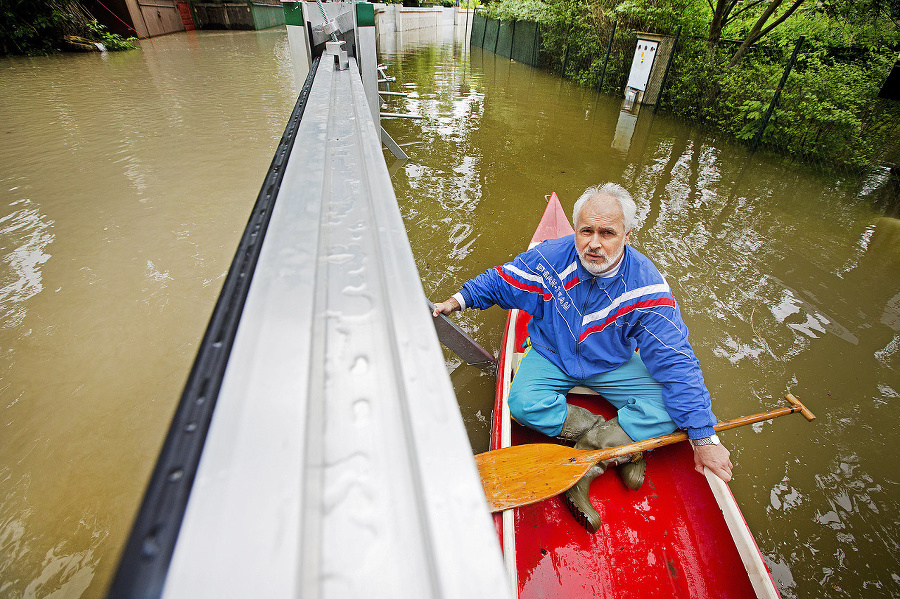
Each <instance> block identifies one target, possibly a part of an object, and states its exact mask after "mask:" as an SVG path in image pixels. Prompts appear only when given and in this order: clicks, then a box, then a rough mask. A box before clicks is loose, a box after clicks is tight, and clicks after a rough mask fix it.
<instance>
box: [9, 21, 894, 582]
mask: <svg viewBox="0 0 900 599" xmlns="http://www.w3.org/2000/svg"><path fill="white" fill-rule="evenodd" d="M447 33H448V32H447V31H445V32H444V35H443V36H442V35H441V32H432V33H430V34H429V32H417V33H416V34H414V35H413V34H406V35H403V36H399V37H397V38H392V39H390V40H384V39H382V40H380V47H381V51H382V55H381V61H382V62H383V63H384V64H386V65H387V67H388V72H389V74H390V75H393V76H395V77H397V83H396V84H394V86H393V87H392V89H394V90H400V91H407V92H409V93H410V94H411V95H410V96H409V97H407V98H399V97H392V98H391V99H389V100H388V103H389V108H390V111H391V112H413V113H417V114H421V115H423V116H425V117H426V118H425V119H423V120H419V121H412V120H392V121H385V122H384V124H385V127H386V129H387V130H388V131H389V132H390V133H391V134H392V135H393V136H394V138H395V139H396V140H397V141H398V142H400V143H401V144H407V145H404V148H405V150H406V151H407V153H408V154H409V155H410V157H411V160H410V161H409V162H406V163H401V162H395V161H394V160H393V158H392V157H391V156H390V155H389V154H386V157H387V161H388V165H389V167H390V169H391V172H392V173H393V182H394V185H395V188H396V191H397V196H398V200H399V202H400V205H401V210H402V213H403V216H404V219H405V222H406V224H407V228H408V230H409V236H410V240H411V242H412V244H413V251H414V253H415V255H416V259H417V262H418V265H419V269H420V273H421V275H422V279H423V282H424V285H425V288H426V292H427V293H428V294H429V296H430V297H431V298H432V299H443V298H444V297H446V296H447V295H449V294H450V293H453V292H454V291H456V290H457V289H458V287H459V285H460V284H461V283H462V282H463V281H464V280H465V279H467V278H469V277H471V276H474V275H475V274H478V273H479V272H481V271H483V270H484V269H486V268H488V267H490V266H492V265H495V264H499V263H502V262H504V261H506V260H508V259H510V258H511V257H512V256H514V255H515V254H516V253H518V252H519V251H521V250H523V249H524V248H525V246H526V244H527V242H528V240H529V239H530V237H531V234H532V232H533V229H534V226H535V224H536V222H537V219H538V218H539V217H540V214H541V211H542V210H543V206H544V196H545V195H546V194H549V193H550V192H552V191H556V192H557V193H558V194H559V195H560V198H561V199H562V201H563V204H564V206H566V207H567V208H570V207H571V205H572V203H573V201H574V199H575V198H576V197H577V196H578V194H579V193H580V192H581V191H582V190H583V189H584V188H585V187H587V186H588V185H591V184H595V183H598V182H603V181H607V180H612V181H617V182H620V183H622V184H623V185H625V186H626V187H628V188H630V189H631V190H632V192H633V193H634V195H635V197H636V199H637V201H638V205H639V220H640V224H639V226H638V228H637V231H636V233H635V235H634V236H633V239H634V244H635V246H636V247H637V248H639V249H640V250H641V251H643V252H644V253H646V254H647V255H649V256H650V257H651V258H653V259H654V260H655V261H656V263H657V264H658V265H659V267H660V269H661V270H662V271H663V273H664V274H665V275H666V276H667V278H668V280H669V282H670V284H671V285H672V286H673V288H674V289H675V291H676V294H677V297H678V299H679V301H680V304H681V308H682V312H683V315H684V318H685V320H686V322H687V323H688V326H689V327H690V329H691V339H692V342H693V345H694V348H695V350H696V352H697V354H698V356H699V358H700V361H701V363H702V365H703V367H704V372H705V374H706V379H707V384H708V385H709V387H710V391H711V392H712V394H713V397H714V402H715V404H714V408H715V411H716V414H717V415H718V416H719V417H720V418H734V417H737V416H740V415H744V414H750V413H756V412H760V411H763V410H767V409H771V408H773V407H776V406H778V405H780V404H781V403H782V402H783V400H782V399H781V398H782V396H783V395H784V394H785V393H787V392H791V393H794V394H795V395H796V396H797V397H799V398H800V399H801V400H803V401H804V402H806V403H807V405H808V406H809V407H810V408H811V409H812V410H813V411H814V412H816V414H817V415H818V417H819V418H818V420H817V421H816V422H815V423H812V424H810V423H807V422H806V421H805V420H803V419H802V418H800V417H798V416H792V417H785V418H780V419H777V420H774V421H771V422H767V423H763V424H759V425H756V426H754V427H752V428H751V427H747V428H743V429H739V430H735V431H730V432H728V433H725V434H723V435H722V437H723V441H724V442H725V443H726V444H727V445H728V446H729V448H730V449H731V450H732V455H733V461H734V462H735V464H736V466H737V467H736V470H735V479H734V482H733V483H732V485H731V487H732V490H733V492H734V494H735V496H736V497H737V499H738V501H739V502H740V504H741V506H742V508H743V511H744V515H745V517H746V518H747V520H748V522H749V524H750V526H751V528H752V529H753V531H754V533H755V535H756V538H757V541H758V543H759V545H760V548H761V550H762V552H763V554H764V555H765V557H766V559H767V561H768V563H769V565H770V566H771V567H772V569H773V571H774V573H775V577H776V579H777V581H778V583H779V586H780V588H781V591H782V593H783V595H784V596H785V597H799V598H805V597H823V598H824V597H891V596H898V595H900V557H898V556H900V551H898V549H900V547H898V541H897V539H900V524H898V516H900V499H897V491H898V487H900V484H898V483H900V470H898V468H897V467H896V466H891V465H890V464H891V463H892V462H891V458H890V452H891V451H892V449H893V446H894V445H895V444H896V442H897V441H898V437H900V435H898V434H897V433H896V424H895V423H896V422H897V421H898V417H900V403H898V400H900V373H898V369H900V220H898V219H897V218H896V217H897V216H898V214H897V211H896V209H895V208H893V209H892V208H890V206H891V204H892V202H893V204H894V205H895V206H896V200H897V189H896V188H895V187H891V184H890V182H889V180H888V177H887V175H886V173H884V172H883V171H876V172H874V173H869V174H865V175H855V174H852V173H846V172H842V173H838V174H828V173H827V172H823V171H822V170H821V169H817V168H810V167H805V166H802V165H796V164H793V165H792V164H785V163H783V162H782V161H781V160H779V159H778V158H777V157H772V156H766V155H764V154H762V153H758V154H756V155H754V156H750V155H748V153H747V152H746V150H745V149H744V148H743V147H740V146H736V145H734V144H731V143H729V142H728V141H726V140H722V139H718V138H716V137H715V136H714V135H711V134H709V133H706V132H703V131H700V130H697V129H694V128H691V127H688V126H686V125H684V124H681V123H679V122H676V121H674V120H672V119H669V118H668V117H666V116H665V115H664V114H658V115H655V116H654V115H653V114H652V113H650V112H649V111H646V110H645V111H643V112H642V113H641V114H640V115H639V116H638V117H637V118H635V117H634V116H633V115H628V114H623V113H621V112H620V102H619V99H616V98H609V97H605V96H598V95H597V94H596V93H594V92H592V91H591V90H587V89H583V88H579V87H577V86H574V85H572V84H571V83H569V82H565V81H561V80H559V79H558V78H556V77H555V76H553V75H551V74H549V73H546V72H543V71H540V70H535V69H532V68H530V67H526V66H523V65H520V64H517V63H514V62H511V61H509V60H508V59H504V58H501V57H497V56H495V55H493V54H491V53H487V52H483V51H482V50H480V49H471V50H470V49H469V48H468V47H467V46H466V45H465V44H464V43H459V40H458V38H454V36H453V35H452V31H451V32H449V35H448V34H447ZM0 89H2V90H3V91H2V93H0V140H2V142H0V259H2V267H0V314H2V321H0V426H2V428H0V431H2V432H0V597H4V598H5V597H49V596H53V597H54V598H64V597H85V598H88V597H90V598H93V597H101V596H103V594H104V590H105V587H106V585H107V584H108V581H109V578H110V576H111V575H112V573H113V572H114V569H115V567H116V563H117V557H118V552H119V550H120V548H121V546H122V543H123V542H124V539H125V537H126V535H127V533H128V528H129V526H130V523H131V519H132V517H133V515H134V511H135V509H136V508H137V505H138V503H139V501H140V498H141V494H142V492H143V488H144V485H145V484H146V480H147V477H148V476H149V473H150V471H151V469H152V466H153V463H154V461H155V457H156V453H157V451H158V449H159V446H160V444H161V443H162V439H163V436H164V434H165V431H166V429H167V427H168V422H169V419H170V417H171V414H172V411H173V409H174V407H175V404H176V402H177V399H178V396H179V394H180V392H181V388H182V385H183V383H184V380H185V378H186V376H187V372H188V370H189V368H190V364H191V362H192V360H193V357H194V353H195V351H196V348H197V345H198V343H199V340H200V337H201V335H202V333H203V330H204V328H205V326H206V323H207V319H208V317H209V314H210V311H211V310H212V307H213V304H214V302H215V299H216V297H217V295H218V292H219V287H220V285H221V283H222V281H223V278H224V274H225V272H226V270H227V268H228V266H229V264H230V262H231V258H232V255H233V252H234V250H235V248H236V245H237V242H238V239H239V237H240V234H241V231H242V230H243V227H244V224H245V222H246V219H247V217H248V215H249V212H250V208H251V206H252V204H253V202H254V200H255V199H256V194H257V192H258V191H259V186H260V184H261V183H262V179H263V177H264V175H265V172H266V169H267V167H268V164H269V162H270V160H271V158H272V153H273V151H274V148H275V146H276V144H277V142H278V139H279V138H280V135H281V133H282V131H283V129H284V126H285V124H286V121H287V117H288V115H289V113H290V111H291V108H292V107H293V104H294V100H295V98H296V93H297V89H296V86H295V83H294V79H293V75H292V73H291V70H290V58H289V52H288V46H287V40H286V36H285V33H284V30H283V29H280V28H279V29H272V30H266V31H262V32H202V33H192V34H176V35H170V36H165V37H162V38H157V39H154V40H153V41H152V42H150V41H144V42H142V47H141V50H140V51H135V52H129V53H118V54H114V53H110V54H108V55H103V56H101V55H99V54H91V55H64V56H55V57H47V58H7V59H0ZM457 321H458V322H459V323H460V324H461V325H462V326H463V327H464V328H465V329H466V330H467V331H468V332H469V333H470V334H471V335H472V336H473V337H474V338H475V339H476V340H477V341H478V342H479V343H481V344H482V345H484V346H485V347H486V348H487V349H489V350H490V351H493V352H494V353H497V351H498V349H499V347H498V345H499V337H500V334H501V332H502V326H503V321H504V314H503V313H502V311H501V310H499V309H496V308H495V309H491V310H488V311H485V312H476V311H468V312H466V313H465V314H462V315H458V318H457ZM448 368H449V369H451V370H452V373H451V377H452V379H453V381H454V385H455V388H456V390H457V394H458V397H459V399H460V407H461V410H462V412H463V416H464V418H465V420H466V425H467V429H468V431H469V435H470V439H471V442H472V446H473V450H475V451H481V450H483V449H485V448H486V446H487V438H488V428H489V422H490V412H491V407H492V403H493V381H492V380H491V379H490V377H488V376H486V375H483V374H481V373H480V371H477V370H475V369H473V368H471V367H467V366H465V365H459V361H458V360H456V359H455V358H453V357H452V356H450V355H449V354H448Z"/></svg>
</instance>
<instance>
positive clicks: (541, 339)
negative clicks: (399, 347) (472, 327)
mask: <svg viewBox="0 0 900 599" xmlns="http://www.w3.org/2000/svg"><path fill="white" fill-rule="evenodd" d="M636 212H637V207H636V205H635V203H634V200H633V199H632V198H631V194H629V193H628V192H627V191H626V190H625V189H624V188H623V187H621V186H620V185H617V184H615V183H607V184H605V185H603V186H598V187H591V188H588V189H587V190H586V191H585V192H584V194H582V196H581V197H580V198H579V199H578V201H577V202H575V208H574V210H573V213H572V223H573V224H574V225H575V235H574V237H573V236H568V237H563V238H561V239H552V240H547V241H544V242H543V243H540V244H538V245H537V246H535V247H533V248H531V249H529V250H528V251H527V252H525V253H523V254H520V255H519V256H517V257H516V258H515V260H513V262H510V263H508V264H504V265H503V266H498V267H496V268H492V269H489V270H487V271H486V272H485V273H483V274H481V275H479V276H477V277H475V278H474V279H472V280H470V281H468V282H466V284H465V285H463V287H462V289H461V290H460V292H459V293H457V294H455V295H454V296H453V297H450V298H448V299H447V300H446V301H444V302H441V303H438V304H435V316H437V314H438V313H444V314H450V313H451V312H453V311H455V310H463V309H465V308H479V309H485V308H488V307H490V306H492V305H498V306H500V307H502V308H506V309H509V308H518V309H520V310H524V311H525V312H527V313H529V314H531V315H532V317H533V318H532V320H531V323H530V324H529V327H528V332H529V335H530V344H529V347H528V348H527V349H526V352H525V355H524V356H523V358H522V360H521V362H520V363H519V367H518V370H517V372H516V375H515V378H514V379H513V383H512V386H511V388H510V396H509V408H510V412H511V414H512V416H513V418H515V419H516V421H517V422H519V423H520V424H523V425H525V426H528V427H530V428H533V429H535V430H538V431H540V432H542V433H544V434H546V435H549V436H553V437H557V438H561V439H564V440H567V441H574V442H575V447H577V448H579V449H600V448H606V447H615V446H619V445H625V444H628V443H631V442H632V441H640V440H643V439H649V438H651V437H656V436H659V435H665V434H668V433H671V432H673V431H674V430H675V429H676V428H683V429H685V430H686V431H687V433H688V437H689V438H690V440H691V444H692V445H693V448H694V462H695V467H696V469H697V470H698V471H700V472H702V471H703V467H704V466H705V467H707V468H709V469H710V470H711V471H712V472H714V473H715V474H716V475H718V476H719V477H720V478H722V479H723V480H725V481H728V480H730V479H731V469H732V464H731V461H730V459H729V458H730V454H729V452H728V450H727V449H726V448H725V447H724V446H723V445H721V443H720V442H719V438H718V437H717V436H716V435H715V430H714V429H713V425H714V424H715V422H716V419H715V416H714V415H713V413H712V408H711V400H710V395H709V391H707V389H706V385H705V383H704V381H703V373H702V372H701V370H700V364H699V362H698V361H697V358H696V356H695V355H694V351H693V349H692V348H691V345H690V343H688V330H687V327H686V326H685V324H684V322H683V321H682V319H681V313H680V311H679V309H678V305H677V304H676V302H675V299H674V297H673V296H672V290H671V289H670V288H669V285H668V284H667V283H666V280H665V279H664V278H663V276H662V275H661V274H660V272H659V270H658V269H657V268H656V266H654V265H653V263H652V262H651V261H650V260H649V259H648V258H647V257H646V256H644V255H643V254H641V253H640V252H638V251H637V250H635V249H634V248H632V247H631V246H629V245H628V243H629V239H630V236H631V230H632V228H633V226H634V221H635V215H636ZM577 385H582V386H585V387H588V388H591V389H593V390H595V391H596V392H598V393H600V394H601V395H602V396H603V397H605V398H606V399H607V400H608V401H609V402H610V403H611V404H612V405H613V406H615V408H616V409H617V410H618V415H617V417H616V418H613V419H611V420H608V421H606V420H605V419H604V418H603V417H601V416H599V415H597V414H594V413H592V412H590V411H589V410H586V409H584V408H582V407H579V406H575V405H570V404H568V403H567V402H566V393H567V392H568V391H569V390H570V389H572V387H575V386H577ZM614 465H615V466H619V469H618V470H619V474H620V475H621V477H622V479H623V481H624V482H625V484H626V485H627V486H628V487H629V488H632V489H635V490H636V489H638V488H639V487H640V486H641V484H642V483H643V479H644V472H645V469H646V466H645V463H644V461H643V459H641V456H640V454H637V455H633V456H626V457H624V458H617V459H613V460H608V461H606V462H601V463H600V464H598V465H597V466H595V467H594V468H592V469H591V470H590V471H589V472H588V474H587V475H585V477H584V478H583V479H582V480H581V481H580V482H579V483H578V484H577V485H575V486H574V487H572V489H570V490H569V491H567V492H566V500H567V503H568V505H569V508H570V509H571V510H572V513H573V514H574V515H575V517H576V518H578V520H579V521H580V522H582V524H584V525H585V526H586V527H587V528H588V529H590V530H592V531H594V532H596V530H597V529H598V528H599V526H600V516H599V514H598V513H597V511H596V510H595V509H594V507H593V506H592V505H591V503H590V500H589V499H588V488H589V487H590V484H591V482H592V481H593V480H594V479H595V478H596V477H597V476H599V475H600V474H602V473H603V472H604V471H605V470H606V469H607V468H608V467H609V466H614Z"/></svg>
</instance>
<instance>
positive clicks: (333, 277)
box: [164, 60, 510, 599]
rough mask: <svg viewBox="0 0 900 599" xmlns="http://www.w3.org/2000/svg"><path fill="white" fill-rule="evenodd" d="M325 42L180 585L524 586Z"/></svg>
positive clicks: (409, 259) (303, 591)
mask: <svg viewBox="0 0 900 599" xmlns="http://www.w3.org/2000/svg"><path fill="white" fill-rule="evenodd" d="M333 67H334V65H333V62H332V61H329V60H322V62H321V65H320V67H319V72H318V74H317V75H316V79H315V82H314V84H313V86H312V90H311V92H310V96H309V100H308V104H307V108H306V112H305V113H304V116H303V119H302V121H301V124H300V129H299V131H298V134H297V140H296V143H295V145H294V150H293V152H292V155H291V157H290V160H289V162H288V165H287V167H286V172H285V177H284V181H283V182H282V185H281V190H280V192H279V195H278V199H277V202H276V204H275V208H274V212H273V215H272V220H271V224H270V226H269V230H268V232H267V233H266V238H265V242H264V245H263V248H262V253H261V255H260V259H259V265H258V267H257V270H256V273H255V275H254V278H253V282H252V286H251V288H250V292H249V296H248V298H247V302H246V305H245V308H244V316H243V318H242V321H241V324H240V327H239V329H238V333H237V337H236V339H235V343H234V347H233V350H232V354H231V358H230V361H229V364H228V369H227V372H226V374H225V379H224V381H223V386H222V390H221V392H220V395H219V399H218V403H217V406H216V410H215V413H214V416H213V420H212V423H211V427H210V431H209V435H208V438H207V443H206V446H205V449H204V452H203V456H202V459H201V462H200V466H199V469H198V472H197V477H196V480H195V483H194V488H193V491H192V493H191V497H190V500H189V503H188V507H187V512H186V514H185V518H184V522H183V525H182V528H181V533H180V536H179V539H178V542H177V545H176V548H175V554H174V556H173V559H172V563H171V567H170V570H169V574H168V577H167V579H166V585H165V589H164V596H165V597H167V598H188V597H189V598H191V599H194V598H202V597H215V598H228V597H267V598H280V597H285V598H287V597H300V596H302V597H304V598H315V597H323V598H332V597H354V598H356V597H385V598H387V597H390V598H392V599H393V598H397V597H460V598H470V597H490V598H491V599H495V598H498V597H509V596H510V592H509V587H508V584H507V582H506V579H505V576H504V572H503V565H502V560H501V555H500V550H499V545H498V543H497V538H496V536H495V533H494V529H493V526H492V523H491V520H490V518H489V514H488V508H487V504H486V501H485V499H484V495H483V492H482V489H481V484H480V480H479V478H478V474H477V471H476V468H475V464H474V460H473V458H472V455H471V449H470V446H469V443H468V439H467V436H466V433H465V429H464V427H463V423H462V418H461V416H460V413H459V410H458V406H457V404H456V399H455V397H454V395H453V389H452V386H451V384H450V380H449V377H448V376H447V373H446V368H445V365H444V361H443V354H442V352H441V349H440V347H439V345H438V341H437V337H436V334H435V332H434V328H433V325H432V323H431V317H430V315H429V314H428V311H427V310H426V309H425V304H424V302H423V297H424V294H423V290H422V286H421V283H420V281H419V277H418V272H417V270H416V267H415V262H414V260H413V256H412V253H411V250H410V248H409V244H408V241H407V236H406V232H405V229H404V225H403V221H402V219H401V217H400V213H399V209H398V207H397V204H396V198H395V196H394V192H393V188H392V186H391V182H390V177H389V175H388V171H387V168H386V165H385V163H384V159H383V156H382V153H381V144H380V141H379V135H378V133H379V132H378V130H377V129H376V127H375V126H374V123H373V121H372V118H371V113H370V111H369V106H368V104H367V100H366V96H365V93H364V91H363V87H362V82H361V80H360V75H359V70H358V69H357V65H356V64H355V61H351V67H350V68H349V69H347V70H343V71H334V70H333Z"/></svg>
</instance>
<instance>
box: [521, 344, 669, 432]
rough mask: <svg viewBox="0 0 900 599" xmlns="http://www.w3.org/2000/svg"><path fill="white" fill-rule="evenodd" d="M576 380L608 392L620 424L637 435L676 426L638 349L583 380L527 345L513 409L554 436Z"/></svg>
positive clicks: (523, 420)
mask: <svg viewBox="0 0 900 599" xmlns="http://www.w3.org/2000/svg"><path fill="white" fill-rule="evenodd" d="M578 385H581V386H584V387H587V388H589V389H593V390H594V391H596V392H597V393H599V394H600V395H602V396H603V397H604V398H606V400H607V401H609V403H611V404H612V405H613V407H615V408H616V410H618V412H619V425H620V426H621V427H622V428H623V429H624V430H625V432H626V433H628V436H629V437H631V438H632V439H634V440H635V441H642V440H644V439H649V438H650V437H657V436H659V435H667V434H669V433H671V432H673V431H674V430H675V429H676V428H677V427H676V426H675V423H674V422H672V418H671V416H669V413H668V412H666V407H665V404H664V403H663V399H662V384H661V383H659V382H657V381H656V380H655V379H654V378H653V377H652V376H650V372H649V371H648V370H647V367H646V366H644V362H643V361H642V360H641V357H640V355H638V354H637V353H635V354H634V355H633V356H632V357H631V359H630V360H628V361H627V362H625V363H624V364H622V365H621V366H619V367H618V368H616V369H615V370H613V371H611V372H604V373H603V374H598V375H596V376H592V377H590V378H587V379H584V380H580V379H576V378H573V377H570V376H568V375H567V374H566V373H564V372H563V371H561V370H560V369H559V368H557V367H556V366H554V365H553V363H551V362H550V361H549V360H547V358H545V357H543V356H542V355H540V354H539V353H537V352H536V351H534V350H533V349H532V348H531V347H530V346H529V347H528V348H527V349H526V350H525V355H524V356H523V357H522V360H521V361H520V362H519V367H518V369H517V371H516V376H515V378H513V382H512V386H511V387H510V390H509V410H510V413H511V414H512V417H513V418H515V419H516V421H517V422H518V423H519V424H523V425H525V426H527V427H529V428H533V429H534V430H536V431H539V432H541V433H544V434H545V435H548V436H550V437H555V436H557V435H558V434H559V433H560V432H562V427H563V422H565V420H566V413H567V410H568V408H567V404H566V393H568V392H569V390H571V389H572V387H576V386H578Z"/></svg>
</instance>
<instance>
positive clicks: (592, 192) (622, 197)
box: [572, 183, 637, 233]
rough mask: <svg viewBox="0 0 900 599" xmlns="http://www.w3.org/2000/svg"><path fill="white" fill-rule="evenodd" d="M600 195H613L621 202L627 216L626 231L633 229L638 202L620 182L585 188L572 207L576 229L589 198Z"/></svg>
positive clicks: (623, 212) (573, 223)
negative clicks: (579, 216)
mask: <svg viewBox="0 0 900 599" xmlns="http://www.w3.org/2000/svg"><path fill="white" fill-rule="evenodd" d="M600 195H608V196H612V197H613V198H615V200H616V201H617V202H619V206H621V207H622V214H623V215H624V216H625V232H626V233H627V232H628V231H631V229H633V228H634V221H635V219H636V218H637V204H635V203H634V199H632V197H631V194H630V193H628V190H627V189H625V188H624V187H622V186H621V185H619V184H618V183H604V184H603V185H594V186H593V187H588V188H587V189H585V190H584V193H583V194H581V197H580V198H578V200H577V201H576V202H575V207H574V208H573V209H572V226H573V227H575V228H576V229H577V228H578V215H579V214H581V209H582V208H584V205H585V204H587V202H588V200H590V199H592V198H595V197H597V196H600Z"/></svg>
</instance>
